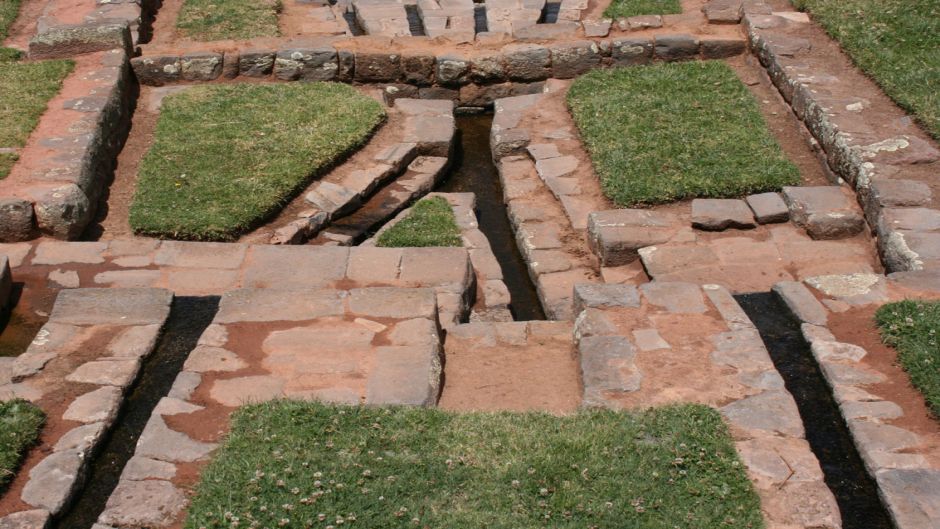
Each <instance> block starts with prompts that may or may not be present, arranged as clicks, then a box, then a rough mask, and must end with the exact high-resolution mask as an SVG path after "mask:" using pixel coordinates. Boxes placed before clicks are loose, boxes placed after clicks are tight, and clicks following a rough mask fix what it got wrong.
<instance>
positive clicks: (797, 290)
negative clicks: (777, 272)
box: [773, 281, 829, 326]
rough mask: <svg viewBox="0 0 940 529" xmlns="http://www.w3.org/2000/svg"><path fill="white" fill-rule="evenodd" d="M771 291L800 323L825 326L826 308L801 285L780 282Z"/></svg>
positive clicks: (827, 318) (793, 282) (791, 282)
mask: <svg viewBox="0 0 940 529" xmlns="http://www.w3.org/2000/svg"><path fill="white" fill-rule="evenodd" d="M773 290H774V292H776V293H777V295H778V296H780V298H781V299H782V300H783V302H784V303H786V305H787V307H788V308H789V309H790V310H791V311H792V312H793V314H794V315H795V316H796V317H797V318H798V319H799V320H800V321H801V322H803V323H810V324H813V325H822V326H825V325H826V322H827V321H828V320H829V315H828V312H827V311H826V308H825V307H823V305H822V303H820V302H819V300H817V299H816V297H815V296H813V293H812V292H810V291H809V289H807V288H806V287H805V286H803V283H800V282H799V281H781V282H780V283H777V284H776V285H774V288H773Z"/></svg>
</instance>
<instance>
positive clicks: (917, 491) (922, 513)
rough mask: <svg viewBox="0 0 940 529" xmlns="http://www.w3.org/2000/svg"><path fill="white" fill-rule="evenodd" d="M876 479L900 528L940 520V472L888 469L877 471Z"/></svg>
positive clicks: (920, 526) (930, 525)
mask: <svg viewBox="0 0 940 529" xmlns="http://www.w3.org/2000/svg"><path fill="white" fill-rule="evenodd" d="M876 480H877V481H878V486H879V487H880V488H881V489H882V490H883V491H884V496H885V498H886V500H887V504H888V509H889V510H890V511H891V514H892V515H893V516H894V519H895V520H896V521H897V525H898V527H903V528H905V529H906V528H917V529H920V528H923V529H928V528H931V527H936V523H937V520H938V519H940V471H938V470H933V469H910V470H906V469H895V470H885V471H882V472H879V473H878V474H877V476H876Z"/></svg>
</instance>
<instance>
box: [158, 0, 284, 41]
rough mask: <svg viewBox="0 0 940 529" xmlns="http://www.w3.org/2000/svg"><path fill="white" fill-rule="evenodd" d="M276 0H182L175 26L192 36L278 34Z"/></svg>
mask: <svg viewBox="0 0 940 529" xmlns="http://www.w3.org/2000/svg"><path fill="white" fill-rule="evenodd" d="M280 11H281V2H280V0H184V2H183V7H182V9H181V10H180V14H179V18H177V19H176V27H177V29H179V30H180V32H181V33H182V34H183V35H185V36H187V37H189V38H191V39H195V40H204V41H209V40H224V39H250V38H254V37H276V36H278V35H279V31H278V26H277V16H278V13H280Z"/></svg>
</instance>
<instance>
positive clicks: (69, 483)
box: [20, 450, 84, 515]
mask: <svg viewBox="0 0 940 529" xmlns="http://www.w3.org/2000/svg"><path fill="white" fill-rule="evenodd" d="M83 471H84V458H83V457H82V453H81V452H79V451H77V450H66V451H64V452H54V453H52V454H50V455H48V456H46V458H45V459H43V460H42V461H40V462H39V463H38V464H37V465H36V466H34V467H33V468H32V470H30V471H29V481H27V482H26V486H25V487H23V491H22V492H21V493H20V498H22V500H23V501H24V502H26V503H27V504H29V505H31V506H33V507H39V508H42V509H45V510H47V511H49V512H50V513H51V514H53V515H56V514H58V513H60V512H62V510H63V509H64V508H65V507H66V506H67V505H68V503H69V501H71V500H72V497H73V496H74V494H75V492H76V491H77V490H78V487H79V486H80V485H81V482H82V480H83V479H84V476H83Z"/></svg>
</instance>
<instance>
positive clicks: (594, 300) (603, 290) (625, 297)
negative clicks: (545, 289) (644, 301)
mask: <svg viewBox="0 0 940 529" xmlns="http://www.w3.org/2000/svg"><path fill="white" fill-rule="evenodd" d="M639 306H640V293H639V291H637V289H636V287H635V286H633V285H615V284H597V283H582V284H577V285H575V286H574V312H575V314H579V313H581V311H583V310H584V309H586V308H609V307H639Z"/></svg>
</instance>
